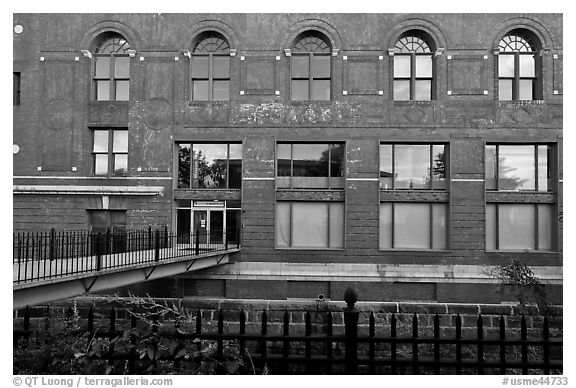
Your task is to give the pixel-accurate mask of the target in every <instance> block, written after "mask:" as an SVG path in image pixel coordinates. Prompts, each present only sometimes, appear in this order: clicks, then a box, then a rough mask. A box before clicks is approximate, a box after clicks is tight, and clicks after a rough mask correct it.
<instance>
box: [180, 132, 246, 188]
mask: <svg viewBox="0 0 576 388" xmlns="http://www.w3.org/2000/svg"><path fill="white" fill-rule="evenodd" d="M241 186H242V144H240V143H180V144H178V188H198V189H238V188H240V187H241Z"/></svg>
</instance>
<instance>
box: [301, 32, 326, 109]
mask: <svg viewBox="0 0 576 388" xmlns="http://www.w3.org/2000/svg"><path fill="white" fill-rule="evenodd" d="M291 51H292V57H291V58H292V60H291V90H292V92H291V96H292V100H295V101H298V100H330V79H331V59H330V58H331V54H332V48H331V47H330V43H329V40H328V39H327V38H326V37H325V36H324V35H322V34H320V33H318V32H314V31H310V32H306V33H304V34H301V35H300V36H299V37H298V38H297V39H296V42H295V43H294V45H293V46H292V50H291Z"/></svg>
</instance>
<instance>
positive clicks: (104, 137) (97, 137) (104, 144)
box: [94, 131, 108, 152]
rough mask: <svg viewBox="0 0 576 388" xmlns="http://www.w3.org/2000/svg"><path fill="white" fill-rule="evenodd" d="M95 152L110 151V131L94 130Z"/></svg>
mask: <svg viewBox="0 0 576 388" xmlns="http://www.w3.org/2000/svg"><path fill="white" fill-rule="evenodd" d="M94 152H108V131H94Z"/></svg>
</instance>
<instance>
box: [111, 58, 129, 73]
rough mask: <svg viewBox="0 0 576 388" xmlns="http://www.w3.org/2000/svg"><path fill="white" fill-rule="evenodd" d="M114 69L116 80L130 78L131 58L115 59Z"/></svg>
mask: <svg viewBox="0 0 576 388" xmlns="http://www.w3.org/2000/svg"><path fill="white" fill-rule="evenodd" d="M114 68H115V70H114V78H130V57H115V58H114Z"/></svg>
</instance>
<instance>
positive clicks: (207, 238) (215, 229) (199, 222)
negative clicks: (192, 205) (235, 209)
mask: <svg viewBox="0 0 576 388" xmlns="http://www.w3.org/2000/svg"><path fill="white" fill-rule="evenodd" d="M192 214H193V216H192V222H193V224H192V237H193V239H194V240H193V241H194V242H195V241H196V231H199V232H200V236H199V237H200V240H199V241H200V244H208V245H214V244H223V243H224V230H225V227H226V225H225V219H224V209H197V208H196V209H193V210H192Z"/></svg>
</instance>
